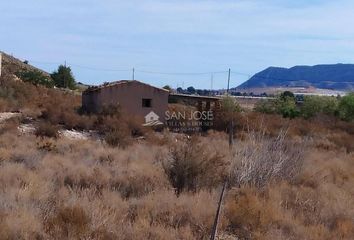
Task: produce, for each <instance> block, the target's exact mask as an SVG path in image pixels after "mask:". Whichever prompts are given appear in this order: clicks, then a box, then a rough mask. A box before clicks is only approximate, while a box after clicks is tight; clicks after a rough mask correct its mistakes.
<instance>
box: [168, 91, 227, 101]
mask: <svg viewBox="0 0 354 240" xmlns="http://www.w3.org/2000/svg"><path fill="white" fill-rule="evenodd" d="M170 96H173V97H180V98H195V99H209V100H220V99H221V97H213V96H201V95H189V94H180V93H170Z"/></svg>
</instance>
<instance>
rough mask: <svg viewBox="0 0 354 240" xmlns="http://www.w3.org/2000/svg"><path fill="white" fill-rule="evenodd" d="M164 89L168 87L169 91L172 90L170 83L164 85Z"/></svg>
mask: <svg viewBox="0 0 354 240" xmlns="http://www.w3.org/2000/svg"><path fill="white" fill-rule="evenodd" d="M163 89H166V90H168V91H170V92H171V91H172V88H171V87H170V86H169V85H165V86H164V87H163Z"/></svg>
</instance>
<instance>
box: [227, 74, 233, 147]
mask: <svg viewBox="0 0 354 240" xmlns="http://www.w3.org/2000/svg"><path fill="white" fill-rule="evenodd" d="M230 79H231V69H230V68H229V75H228V78H227V96H228V97H229V94H230ZM229 111H230V114H231V119H230V123H229V148H230V149H232V145H233V144H234V112H233V111H234V109H233V106H231V109H229Z"/></svg>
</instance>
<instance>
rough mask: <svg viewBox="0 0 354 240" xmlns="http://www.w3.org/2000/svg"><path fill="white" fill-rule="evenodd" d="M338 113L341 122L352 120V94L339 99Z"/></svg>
mask: <svg viewBox="0 0 354 240" xmlns="http://www.w3.org/2000/svg"><path fill="white" fill-rule="evenodd" d="M338 113H339V117H340V118H341V119H342V120H345V121H352V120H354V93H350V94H348V95H347V96H344V97H342V98H341V99H340V101H339V105H338Z"/></svg>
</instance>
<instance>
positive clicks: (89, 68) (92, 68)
mask: <svg viewBox="0 0 354 240" xmlns="http://www.w3.org/2000/svg"><path fill="white" fill-rule="evenodd" d="M69 65H71V66H74V67H78V68H83V69H88V70H93V71H105V72H130V71H131V69H108V68H95V67H88V66H83V65H78V64H74V63H70V64H69Z"/></svg>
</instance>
